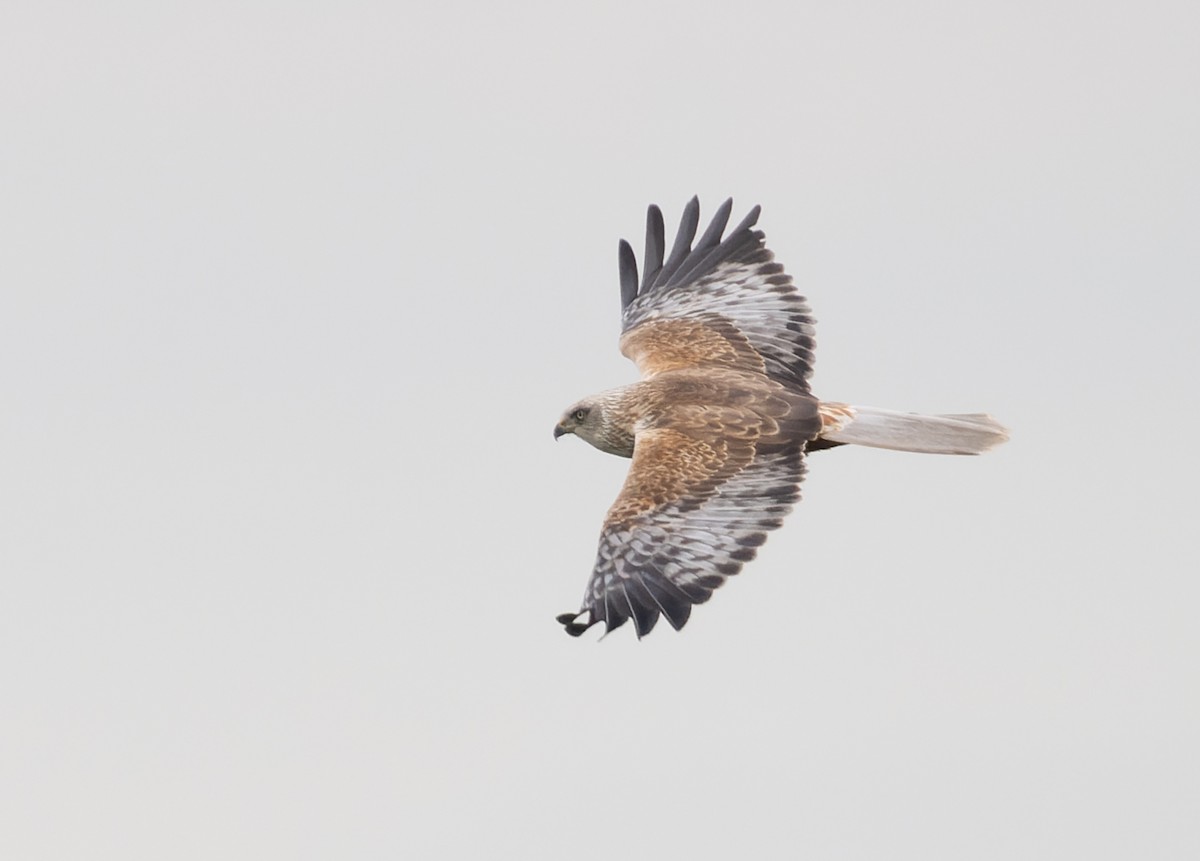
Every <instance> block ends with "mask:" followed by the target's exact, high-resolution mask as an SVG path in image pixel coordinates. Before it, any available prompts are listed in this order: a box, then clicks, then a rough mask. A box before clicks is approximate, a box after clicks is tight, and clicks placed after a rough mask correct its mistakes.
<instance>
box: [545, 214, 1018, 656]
mask: <svg viewBox="0 0 1200 861" xmlns="http://www.w3.org/2000/svg"><path fill="white" fill-rule="evenodd" d="M731 205H732V202H731V201H727V202H726V203H725V204H724V205H723V206H722V207H721V209H720V210H718V212H717V215H716V217H715V218H714V220H713V223H712V224H711V225H710V226H709V228H708V230H707V231H705V233H704V235H703V236H702V237H701V239H700V241H699V242H698V243H697V244H696V246H695V247H694V248H693V247H692V240H693V238H694V236H695V232H696V228H697V226H698V220H699V202H698V201H697V200H696V199H695V198H693V199H692V201H691V202H689V204H688V206H687V208H686V209H685V211H684V217H683V222H682V224H681V226H680V230H679V235H678V237H677V238H676V241H675V245H674V248H673V249H672V251H671V254H670V256H669V257H666V259H665V260H664V250H665V245H664V235H663V223H662V215H661V213H660V212H659V211H658V209H657V207H651V208H650V213H649V216H648V219H647V230H646V259H645V266H646V273H645V277H644V279H643V280H642V282H641V284H640V286H639V284H638V280H637V265H636V261H635V260H634V257H633V251H632V249H631V248H630V247H629V246H628V244H627V243H624V242H622V243H621V246H620V252H621V253H620V258H619V259H620V263H621V297H622V306H623V312H624V313H623V322H624V327H623V333H622V336H621V342H620V347H621V352H622V353H624V354H625V355H626V356H627V357H629V358H630V359H632V360H633V361H634V362H635V363H636V364H637V366H638V368H639V369H640V370H641V372H642V377H643V378H642V380H640V381H639V382H636V383H632V384H630V385H627V386H623V387H621V388H617V389H612V390H609V391H606V392H602V393H600V394H598V395H594V396H592V397H590V398H585V399H584V400H582V401H580V402H578V403H576V404H575V405H573V406H572V407H571V408H570V409H568V410H567V412H566V413H565V414H564V416H563V418H562V419H561V420H560V421H559V423H558V425H557V426H556V427H555V432H554V435H555V437H559V436H562V435H563V434H568V433H570V434H575V435H576V436H578V437H580V438H581V439H584V440H585V441H587V442H589V443H591V444H592V445H593V446H595V447H596V448H598V449H600V450H601V451H604V452H607V453H610V454H616V455H620V456H623V457H631V458H632V459H633V462H632V464H631V466H630V470H629V475H628V477H627V478H626V481H625V485H624V487H623V488H622V490H621V493H620V495H619V496H618V497H617V500H616V501H615V502H614V503H613V506H612V508H610V509H609V512H608V516H607V517H606V518H605V524H604V529H603V531H602V533H601V538H600V547H599V551H598V554H597V559H596V565H595V568H594V571H593V574H592V577H591V580H590V581H589V583H588V589H587V592H586V593H585V595H584V601H583V606H582V609H581V610H580V612H578V613H567V614H563V615H562V616H560V617H559V621H560V622H562V623H563V624H564V625H565V626H566V628H567V631H568V633H571V634H573V635H578V634H580V633H582V632H583V631H584V630H586V629H587V628H588V627H590V626H591V625H593V624H595V623H597V622H601V621H603V622H604V623H605V625H606V627H607V628H608V630H612V629H614V628H616V627H619V626H620V625H622V624H624V623H625V622H626V621H628V620H629V619H633V620H634V626H635V628H636V630H637V634H638V636H639V637H640V636H642V635H643V634H645V633H647V632H648V631H649V630H650V629H651V628H653V627H654V624H655V623H656V622H657V621H658V619H659V617H660V616H666V618H667V620H668V621H669V622H670V623H671V625H672V626H673V627H675V628H676V629H678V628H681V627H682V626H683V625H684V624H685V623H686V622H687V620H688V618H689V616H690V613H691V607H692V605H694V604H699V603H703V602H704V601H706V600H708V598H709V596H710V595H711V594H712V590H713V589H715V588H717V587H718V586H720V585H721V584H722V583H723V582H724V580H725V578H727V577H729V576H732V575H734V574H736V573H737V572H738V571H739V570H740V569H741V566H742V565H743V564H744V563H745V562H748V561H750V560H751V559H752V558H754V555H755V552H756V548H757V547H758V546H760V545H761V544H762V543H763V542H764V541H765V540H766V533H767V532H768V531H769V530H771V529H774V528H777V527H778V526H779V525H781V523H782V518H783V516H784V515H785V514H787V512H788V511H790V510H791V507H792V504H793V503H794V502H796V500H797V499H798V498H799V484H800V481H801V479H802V478H803V476H804V470H805V465H804V456H805V454H806V453H807V452H810V451H814V450H816V449H819V448H829V447H832V446H835V445H842V444H845V443H857V444H860V445H870V446H877V447H882V448H897V449H901V450H907V451H928V452H939V453H955V454H975V453H978V452H980V451H983V450H984V449H986V448H988V447H989V446H991V445H994V444H996V443H998V442H1001V441H1003V440H1004V439H1005V438H1006V436H1005V432H1004V430H1003V428H1002V427H1001V426H1000V425H999V424H997V423H996V422H995V421H994V420H992V419H991V418H990V417H988V416H985V415H980V414H973V415H957V416H914V415H912V414H906V413H895V412H890V411H886V410H873V409H867V408H861V407H852V406H849V405H847V404H839V403H828V402H827V403H822V402H821V401H819V400H818V399H817V398H816V397H815V396H814V395H813V394H812V393H811V391H810V390H809V385H808V378H809V375H810V374H811V370H812V351H813V347H814V339H813V325H812V317H811V313H810V311H809V309H808V303H807V302H806V301H805V299H804V298H803V297H802V296H800V294H799V293H798V292H797V291H796V289H795V287H794V286H793V285H792V282H791V279H790V278H789V277H788V276H787V275H786V274H785V273H784V271H783V267H782V266H780V265H779V264H777V263H775V262H773V257H772V255H771V253H770V251H768V250H767V249H766V247H765V245H764V242H763V235H762V233H760V232H759V231H756V230H752V229H751V228H752V227H753V225H754V223H755V222H756V220H757V217H758V209H757V207H756V208H755V209H754V210H753V211H752V212H751V213H750V215H749V216H747V218H746V219H745V220H744V221H743V222H742V223H741V224H740V225H739V226H738V227H736V228H735V229H734V230H733V232H732V233H730V234H729V236H728V237H726V238H725V239H724V240H722V238H721V237H722V234H723V233H724V229H725V225H726V223H727V221H728V217H729V213H730V210H731ZM581 616H587V617H588V618H587V620H586V621H584V622H580V621H579V618H580V617H581Z"/></svg>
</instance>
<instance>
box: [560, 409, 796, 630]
mask: <svg viewBox="0 0 1200 861" xmlns="http://www.w3.org/2000/svg"><path fill="white" fill-rule="evenodd" d="M706 413H707V415H705V417H704V418H705V419H706V421H708V422H716V423H718V424H720V425H722V426H723V427H724V429H725V432H724V433H723V434H721V435H720V436H719V437H707V438H698V437H696V436H691V435H688V434H686V433H684V432H682V431H681V430H678V429H675V428H656V429H653V430H647V431H643V432H642V433H639V434H638V435H637V442H636V443H635V445H634V450H633V462H632V463H631V465H630V468H629V475H628V476H627V478H626V479H625V486H624V487H623V488H622V489H621V493H620V495H619V496H618V497H617V500H616V502H615V503H614V504H613V506H612V508H611V509H610V510H609V512H608V517H607V518H606V519H605V521H604V529H603V531H602V532H601V535H600V548H599V551H598V553H597V555H596V567H595V569H594V570H593V572H592V576H591V579H590V580H589V581H588V586H587V591H586V592H585V593H584V598H583V605H582V607H581V609H580V611H579V612H578V613H566V614H563V615H562V616H559V617H558V618H559V621H560V622H561V623H562V624H563V625H565V626H566V628H567V633H569V634H572V635H574V636H578V635H579V634H581V633H583V632H584V631H585V630H587V629H588V628H589V627H591V626H592V625H594V624H596V623H597V622H604V623H605V627H606V629H607V630H609V631H611V630H613V629H615V628H618V627H620V626H621V625H623V624H625V622H626V621H628V620H629V619H631V618H632V619H633V620H634V626H635V627H636V629H637V634H638V637H641V636H642V635H643V634H646V633H648V632H649V631H650V629H652V628H653V627H654V625H655V623H656V622H657V621H658V617H659V616H660V615H663V616H666V617H667V621H668V622H670V623H671V625H672V626H673V627H674V628H675V629H676V630H678V629H679V628H682V627H683V625H684V623H686V622H687V620H688V616H689V615H690V614H691V611H692V605H693V604H702V603H704V602H705V601H707V600H708V599H709V596H711V595H712V590H713V589H716V588H717V587H718V586H720V585H721V584H722V583H724V582H725V578H727V577H732V576H733V575H734V574H736V573H738V571H739V570H741V567H742V565H743V563H745V562H749V561H750V560H751V559H753V558H754V555H755V553H756V548H757V547H759V546H760V545H761V544H763V542H765V541H766V532H767V531H768V530H771V529H775V528H777V527H779V526H780V524H781V523H782V522H783V516H784V515H785V514H787V513H788V512H789V511H790V510H791V508H792V505H793V503H795V502H796V501H797V500H798V499H799V498H800V492H799V485H800V480H801V479H802V478H803V477H804V450H803V446H802V445H796V444H793V445H789V446H786V447H783V446H777V445H776V446H765V445H764V444H763V443H762V441H761V440H760V439H759V437H758V436H757V427H756V426H755V417H752V416H751V415H750V414H748V413H744V412H741V411H739V410H734V409H729V408H710V409H708V410H706ZM585 614H586V615H587V619H586V620H585V621H577V620H578V619H579V617H580V616H582V615H585Z"/></svg>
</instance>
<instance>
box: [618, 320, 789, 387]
mask: <svg viewBox="0 0 1200 861" xmlns="http://www.w3.org/2000/svg"><path fill="white" fill-rule="evenodd" d="M620 348H621V354H622V355H623V356H625V357H626V358H628V359H630V360H631V361H633V363H634V364H635V365H637V367H638V370H639V371H641V373H642V376H643V377H644V378H648V377H653V376H656V375H658V374H661V373H663V372H665V371H675V370H681V369H684V368H699V367H726V368H736V369H738V370H742V371H750V372H752V373H757V374H763V375H765V374H766V365H765V364H764V363H763V360H762V356H761V355H759V353H758V351H757V350H755V349H754V348H753V347H752V346H751V345H750V342H749V341H748V340H747V339H746V336H745V335H743V334H742V333H741V332H739V331H738V330H737V328H736V327H735V326H734V325H733V324H732V323H730V322H729V321H728V320H727V319H725V318H723V317H720V316H718V315H716V314H704V315H697V316H695V317H687V318H676V319H661V320H648V321H646V322H644V323H641V324H639V325H638V326H636V327H634V328H633V329H630V330H629V331H627V332H626V333H625V334H624V335H622V336H621V342H620Z"/></svg>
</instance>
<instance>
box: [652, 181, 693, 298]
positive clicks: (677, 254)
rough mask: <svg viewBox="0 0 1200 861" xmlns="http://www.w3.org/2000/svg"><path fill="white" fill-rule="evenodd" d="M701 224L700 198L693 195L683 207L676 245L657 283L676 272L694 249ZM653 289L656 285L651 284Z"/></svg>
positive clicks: (659, 274)
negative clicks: (693, 242) (693, 241)
mask: <svg viewBox="0 0 1200 861" xmlns="http://www.w3.org/2000/svg"><path fill="white" fill-rule="evenodd" d="M699 226H700V198H698V197H693V198H692V199H691V200H689V201H688V202H687V206H685V207H684V208H683V217H682V218H680V220H679V232H678V233H676V234H675V245H674V246H672V248H671V256H670V257H668V258H667V262H666V263H665V264H663V268H662V271H660V272H659V273H658V278H657V279H656V283H659V284H665V283H667V281H669V280H670V279H671V276H672V275H674V274H675V272H676V270H677V269H679V266H680V264H681V263H683V261H684V260H685V259H686V258H687V256H688V253H689V252H690V251H691V250H692V240H693V239H695V238H696V229H697V228H698V227H699ZM650 286H651V289H653V287H654V286H655V285H654V284H651V285H650Z"/></svg>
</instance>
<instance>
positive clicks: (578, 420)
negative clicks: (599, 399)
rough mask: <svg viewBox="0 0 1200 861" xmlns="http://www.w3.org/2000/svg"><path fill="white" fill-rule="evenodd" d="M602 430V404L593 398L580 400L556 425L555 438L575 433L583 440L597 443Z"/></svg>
mask: <svg viewBox="0 0 1200 861" xmlns="http://www.w3.org/2000/svg"><path fill="white" fill-rule="evenodd" d="M599 430H600V405H599V404H597V403H595V402H593V401H592V400H590V399H589V400H584V401H580V402H579V403H577V404H574V405H573V406H571V407H570V409H568V410H567V411H566V412H565V413H563V416H562V418H560V419H559V420H558V424H556V425H555V426H554V438H555V439H558V438H559V437H560V436H562V435H563V434H569V433H573V434H575V436H577V437H579V438H580V439H582V440H586V441H587V442H590V443H592V445H595V444H596V442H595V441H596V435H597V433H598V432H599Z"/></svg>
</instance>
